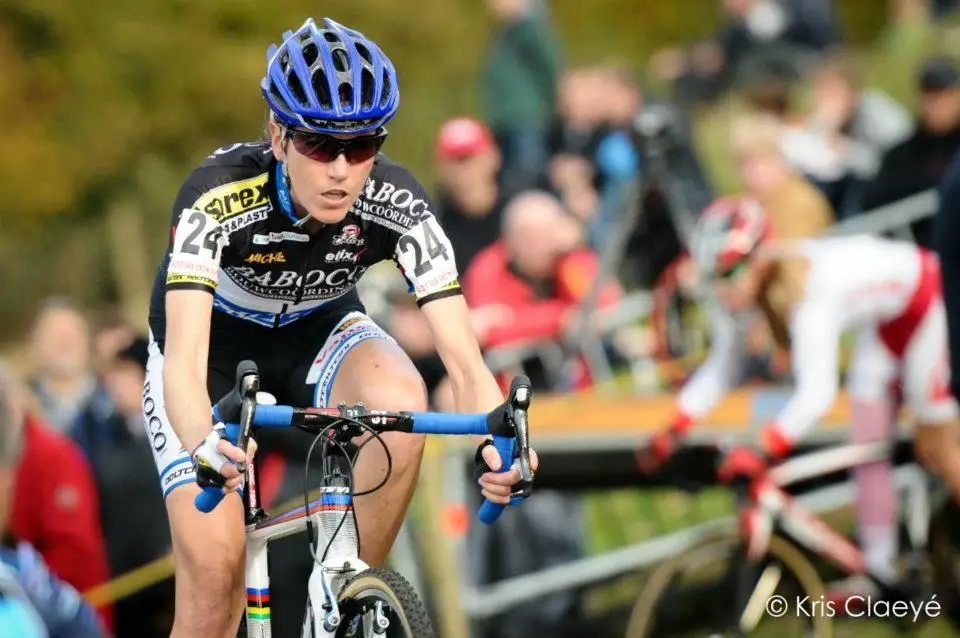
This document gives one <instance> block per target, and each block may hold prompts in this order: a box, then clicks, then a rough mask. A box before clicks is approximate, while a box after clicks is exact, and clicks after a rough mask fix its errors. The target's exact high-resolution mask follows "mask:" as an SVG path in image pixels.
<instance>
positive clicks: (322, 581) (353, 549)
mask: <svg viewBox="0 0 960 638" xmlns="http://www.w3.org/2000/svg"><path fill="white" fill-rule="evenodd" d="M255 475H256V471H255V469H253V464H251V465H250V466H249V469H248V472H247V488H248V494H249V496H248V497H247V498H249V505H248V506H247V508H246V509H247V511H253V510H255V509H256V508H257V489H256V478H255ZM342 489H344V490H345V489H346V488H342ZM245 500H246V499H245ZM322 500H323V496H322V495H321V496H320V497H318V498H316V499H315V500H313V501H311V502H310V503H309V504H308V507H307V509H306V510H305V509H304V508H303V507H302V506H301V507H298V508H295V509H292V510H289V511H287V512H283V513H280V514H275V515H273V516H270V517H268V518H265V519H263V520H262V521H259V522H257V523H253V524H250V525H247V528H246V561H247V562H246V584H247V608H246V623H247V637H248V638H271V636H272V633H271V625H270V573H269V570H268V564H267V547H268V546H269V544H270V542H271V541H274V540H277V539H280V538H284V537H286V536H290V535H292V534H299V533H301V532H305V531H306V529H307V520H308V519H307V517H308V516H309V517H310V520H312V521H313V528H314V529H315V530H316V533H317V537H318V538H317V544H316V547H317V548H318V551H320V552H322V551H323V549H324V548H325V547H326V546H327V543H328V541H329V539H328V538H326V535H325V533H324V528H323V524H322V520H321V512H323V508H324V504H323V503H322ZM337 516H341V515H340V514H339V513H337ZM352 516H353V514H352V510H351V513H350V517H351V518H352ZM347 525H350V526H351V527H352V526H353V521H352V520H348V521H346V522H345V523H344V528H346V526H347ZM330 549H331V551H330V552H329V553H328V555H327V557H326V559H325V560H324V561H323V562H322V563H321V562H319V561H317V560H315V561H314V564H313V570H312V571H311V573H310V580H309V584H308V586H307V613H305V614H304V623H303V630H302V632H301V637H302V638H333V637H334V636H335V635H336V631H337V628H338V627H339V626H340V622H341V616H340V610H339V608H338V606H337V595H338V594H339V592H340V590H341V589H343V586H344V585H345V584H346V582H347V580H348V579H349V578H350V577H351V576H353V575H354V574H357V573H359V572H362V571H363V570H365V569H367V568H368V565H366V564H365V563H364V562H363V561H361V560H360V558H359V551H358V549H359V548H358V546H357V543H356V539H355V538H353V536H352V534H346V533H344V531H343V530H341V534H340V536H338V541H337V543H335V544H334V545H333V546H332V547H331V548H330ZM325 607H326V609H325ZM370 621H371V619H369V618H368V617H365V618H364V622H365V623H366V622H370ZM372 622H374V623H384V624H381V625H380V626H381V628H385V626H386V625H385V623H386V622H387V619H386V617H384V616H382V612H381V611H380V609H379V608H378V609H377V615H376V617H375V618H373V619H372ZM365 629H366V628H365ZM371 629H372V626H371ZM371 633H372V632H371ZM367 635H369V634H367Z"/></svg>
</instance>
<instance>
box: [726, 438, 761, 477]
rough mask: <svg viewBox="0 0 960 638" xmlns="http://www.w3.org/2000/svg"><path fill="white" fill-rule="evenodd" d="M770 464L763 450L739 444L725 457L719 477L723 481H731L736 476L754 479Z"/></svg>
mask: <svg viewBox="0 0 960 638" xmlns="http://www.w3.org/2000/svg"><path fill="white" fill-rule="evenodd" d="M768 465H769V462H768V460H767V458H766V457H765V456H764V455H763V453H762V452H760V451H759V450H757V449H755V448H753V447H750V446H748V445H738V446H735V447H734V448H733V449H732V450H730V452H729V453H728V454H727V455H726V456H725V457H724V458H723V461H722V462H721V463H720V467H719V469H718V470H717V478H719V479H720V481H722V482H723V483H731V482H733V480H734V479H736V478H746V479H750V480H752V479H755V478H757V477H758V476H760V475H761V474H763V473H764V472H765V471H766V470H767V467H768Z"/></svg>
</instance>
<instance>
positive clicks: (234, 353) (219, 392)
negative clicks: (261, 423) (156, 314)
mask: <svg viewBox="0 0 960 638" xmlns="http://www.w3.org/2000/svg"><path fill="white" fill-rule="evenodd" d="M214 314H215V316H216V315H217V313H214ZM367 339H386V340H389V341H393V339H392V338H391V337H390V336H389V335H387V333H386V332H384V331H383V330H382V329H381V328H380V327H379V326H378V325H377V324H376V323H375V322H374V321H373V320H372V319H370V318H369V317H368V316H367V315H366V314H365V311H364V308H363V305H362V304H361V303H360V300H359V298H356V297H354V299H353V300H350V301H349V302H348V303H344V304H338V305H337V307H336V309H331V310H325V311H324V312H316V313H313V314H312V315H310V316H309V317H304V318H303V319H300V320H299V321H295V322H293V323H290V324H288V325H286V326H283V327H280V328H266V327H263V326H259V325H256V324H253V323H251V322H248V321H243V320H241V319H234V318H231V317H225V316H222V315H221V316H216V320H215V322H214V324H213V328H212V330H211V338H210V353H209V355H208V365H207V390H208V392H209V394H210V399H211V401H217V400H219V399H220V398H221V397H222V396H224V395H225V394H227V393H228V392H230V391H231V390H232V389H233V388H234V384H235V383H236V369H237V364H238V363H240V362H241V361H243V360H244V359H249V360H252V361H254V362H256V364H257V367H258V368H259V371H260V385H261V388H262V389H263V390H264V391H265V392H269V393H271V394H273V395H274V396H275V397H276V398H277V401H278V402H279V403H281V404H284V405H295V406H325V405H327V404H328V402H329V398H330V389H331V387H332V386H333V380H334V379H335V378H336V375H337V371H338V370H339V368H340V365H341V364H342V363H343V361H344V359H345V358H346V356H347V354H348V353H349V352H350V350H351V349H353V348H354V347H355V346H356V345H357V344H359V343H361V342H363V341H366V340H367ZM163 345H164V344H163V343H161V342H157V341H155V340H154V339H153V337H152V335H151V340H150V349H149V352H150V357H149V359H148V361H147V374H146V380H145V382H144V389H143V420H144V427H145V428H146V430H147V434H148V436H149V439H150V445H151V448H152V450H153V458H154V461H155V462H156V464H157V471H158V472H159V473H160V485H161V488H162V489H163V496H164V498H166V497H167V495H168V494H169V493H170V492H171V491H172V490H174V489H176V488H177V487H179V486H181V485H186V484H188V483H193V482H195V480H196V475H195V473H194V469H193V463H192V462H191V458H190V452H189V451H187V450H186V449H185V448H184V447H183V445H182V444H181V442H180V439H179V438H178V437H177V435H176V433H175V432H174V429H173V426H172V425H171V424H170V421H169V419H168V417H167V412H166V410H165V408H164V393H163ZM257 442H258V445H259V449H260V450H262V451H264V452H266V451H269V450H270V449H277V448H282V447H284V446H289V445H303V446H308V445H309V443H310V439H309V437H305V435H303V433H302V432H297V431H290V430H263V431H262V432H260V433H259V434H258V437H257Z"/></svg>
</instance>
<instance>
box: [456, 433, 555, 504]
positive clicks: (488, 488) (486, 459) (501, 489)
mask: <svg viewBox="0 0 960 638" xmlns="http://www.w3.org/2000/svg"><path fill="white" fill-rule="evenodd" d="M539 463H540V461H539V459H538V458H537V453H536V452H534V451H533V450H530V469H532V470H533V471H536V469H537V466H538V465H539ZM499 469H500V455H499V454H498V453H497V449H496V448H495V447H494V446H493V441H491V440H489V439H488V440H486V441H484V442H483V443H482V444H480V447H478V448H477V456H476V465H475V467H474V471H473V474H474V478H476V479H477V482H478V483H479V484H480V490H481V491H482V493H483V496H484V498H486V499H487V500H489V501H491V502H492V503H500V504H501V505H506V504H507V503H509V502H510V495H511V494H512V493H513V486H514V485H516V484H517V483H519V482H520V470H519V469H517V467H516V466H514V468H513V469H512V470H510V471H509V472H502V473H498V472H497V470H499Z"/></svg>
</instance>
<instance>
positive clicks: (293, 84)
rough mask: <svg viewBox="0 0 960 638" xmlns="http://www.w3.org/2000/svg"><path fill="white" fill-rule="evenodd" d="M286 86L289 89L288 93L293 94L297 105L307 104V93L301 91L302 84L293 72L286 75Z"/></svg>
mask: <svg viewBox="0 0 960 638" xmlns="http://www.w3.org/2000/svg"><path fill="white" fill-rule="evenodd" d="M287 86H288V87H289V88H290V92H291V93H293V97H294V99H295V100H296V101H297V102H298V103H299V104H303V105H306V104H309V102H308V101H307V93H306V91H304V90H303V84H302V83H301V82H300V78H299V77H298V76H297V74H296V73H295V72H294V71H293V70H291V71H290V72H289V73H287Z"/></svg>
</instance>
